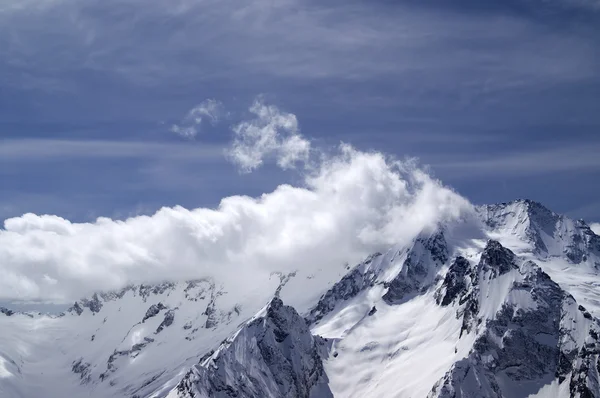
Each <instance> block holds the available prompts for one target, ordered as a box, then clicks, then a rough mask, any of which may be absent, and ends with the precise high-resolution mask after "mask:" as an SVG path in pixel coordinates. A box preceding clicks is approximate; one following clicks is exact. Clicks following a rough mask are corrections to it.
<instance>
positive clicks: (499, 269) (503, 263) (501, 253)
mask: <svg viewBox="0 0 600 398" xmlns="http://www.w3.org/2000/svg"><path fill="white" fill-rule="evenodd" d="M515 260H516V256H515V254H514V253H513V252H512V251H510V250H509V249H507V248H505V247H504V246H502V245H501V244H500V242H498V241H496V240H489V241H488V243H487V245H486V246H485V249H484V250H483V252H482V253H481V260H480V262H479V268H480V269H481V270H482V271H484V272H485V271H492V272H493V273H494V277H495V276H500V275H503V274H505V273H507V272H510V271H511V270H513V269H517V268H518V266H517V264H516V262H515Z"/></svg>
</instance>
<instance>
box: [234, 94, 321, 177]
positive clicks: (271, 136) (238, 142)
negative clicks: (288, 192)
mask: <svg viewBox="0 0 600 398" xmlns="http://www.w3.org/2000/svg"><path fill="white" fill-rule="evenodd" d="M249 110H250V112H251V113H252V114H254V115H255V116H256V118H255V119H253V120H249V121H243V122H241V123H239V124H237V125H235V126H234V127H233V131H234V134H235V137H234V141H233V144H232V146H231V148H230V149H229V150H228V153H227V154H228V157H229V158H230V159H231V160H232V161H233V163H235V164H236V165H237V166H238V167H239V168H240V170H241V171H242V172H246V173H248V172H251V171H253V170H255V169H257V168H258V167H260V166H261V165H262V164H263V161H264V160H265V159H266V158H273V159H275V161H276V163H277V165H278V166H279V167H281V168H283V169H290V168H294V167H295V165H296V164H297V163H303V162H307V161H308V159H309V155H310V150H311V144H310V141H308V140H307V139H306V138H304V137H303V136H302V135H301V134H300V132H299V128H298V120H297V119H296V115H294V114H292V113H287V112H282V111H280V110H279V108H277V107H276V106H274V105H267V104H265V103H264V101H263V100H262V99H261V98H257V99H256V100H255V101H254V103H253V104H252V106H251V107H250V109H249Z"/></svg>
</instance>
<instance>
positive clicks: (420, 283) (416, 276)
mask: <svg viewBox="0 0 600 398" xmlns="http://www.w3.org/2000/svg"><path fill="white" fill-rule="evenodd" d="M448 256H449V250H448V245H447V243H446V239H445V237H444V233H443V231H441V230H438V231H436V232H434V233H433V234H431V235H429V236H420V237H419V238H417V239H416V241H415V243H414V245H413V247H412V248H411V249H410V250H409V251H408V254H407V256H406V259H405V260H404V263H403V264H402V268H401V269H400V272H398V274H397V275H396V276H395V277H394V279H392V281H391V282H389V283H386V286H387V288H388V291H387V292H386V293H385V294H384V295H383V299H384V300H385V301H386V302H387V303H388V304H397V303H399V302H401V301H402V300H403V299H404V298H405V297H407V296H408V295H410V294H416V293H418V292H419V291H421V290H422V289H424V288H427V287H428V286H430V285H431V284H432V283H433V281H434V279H435V276H436V274H437V272H438V270H439V268H440V267H441V266H442V265H444V264H445V263H446V262H447V261H448Z"/></svg>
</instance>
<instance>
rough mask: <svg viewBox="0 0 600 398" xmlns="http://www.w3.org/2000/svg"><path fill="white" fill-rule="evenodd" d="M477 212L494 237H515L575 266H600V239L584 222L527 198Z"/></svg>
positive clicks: (537, 251) (540, 253) (538, 251)
mask: <svg viewBox="0 0 600 398" xmlns="http://www.w3.org/2000/svg"><path fill="white" fill-rule="evenodd" d="M477 212H478V214H479V216H480V218H481V219H482V221H483V222H484V224H485V225H487V226H488V227H489V229H490V232H491V235H492V236H493V237H495V236H502V237H504V238H507V237H514V238H516V239H518V240H520V241H521V242H523V243H525V244H527V245H529V246H531V248H532V250H533V251H534V253H535V254H536V255H539V256H542V257H563V256H564V257H566V258H567V259H568V260H569V261H570V262H571V263H573V264H581V263H587V264H588V265H589V266H591V267H596V266H599V267H600V260H599V259H600V237H598V236H597V235H596V234H595V233H594V232H593V231H592V230H591V229H590V228H589V226H588V225H587V224H586V223H585V222H584V221H582V220H578V221H574V220H571V219H569V218H568V217H565V216H563V215H559V214H556V213H554V212H553V211H551V210H549V209H547V208H546V207H544V206H543V205H541V204H540V203H538V202H535V201H532V200H526V199H525V200H516V201H513V202H509V203H501V204H497V205H485V206H480V207H478V208H477ZM590 254H591V255H592V256H591V257H590Z"/></svg>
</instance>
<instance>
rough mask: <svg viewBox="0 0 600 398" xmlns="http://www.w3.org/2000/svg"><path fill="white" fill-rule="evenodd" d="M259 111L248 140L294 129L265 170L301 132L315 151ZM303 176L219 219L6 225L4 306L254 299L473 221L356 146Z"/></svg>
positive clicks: (162, 215)
mask: <svg viewBox="0 0 600 398" xmlns="http://www.w3.org/2000/svg"><path fill="white" fill-rule="evenodd" d="M262 107H266V108H264V109H263V108H262ZM251 110H253V113H254V114H255V118H252V119H250V120H248V121H242V122H241V123H240V124H238V127H237V130H240V129H244V128H250V127H251V126H258V127H257V128H258V130H256V131H255V133H256V134H258V135H260V134H264V135H265V136H267V137H268V138H269V140H272V139H273V137H272V131H270V130H269V129H268V128H265V126H270V125H271V126H275V127H277V128H279V126H284V127H285V128H287V129H288V130H286V132H285V134H288V136H286V137H287V138H286V139H281V137H275V139H274V141H269V142H270V144H269V145H270V147H269V148H270V150H269V151H266V152H265V151H263V148H262V147H260V146H259V147H258V152H259V156H258V157H257V158H255V159H258V158H259V157H260V156H263V155H264V156H266V157H265V158H264V159H265V161H266V160H269V159H272V160H274V161H275V162H276V163H278V164H279V166H280V167H287V163H286V162H287V160H282V159H284V158H286V157H287V158H286V159H288V158H290V157H289V156H290V153H292V154H294V155H292V157H291V158H294V159H296V157H294V156H297V153H298V152H297V148H296V147H295V144H294V145H290V144H289V143H288V141H287V139H289V137H290V136H289V134H290V132H292V133H293V135H292V137H295V138H294V140H304V139H305V138H303V136H301V135H300V134H299V133H298V131H297V121H296V118H295V115H293V114H291V113H285V112H282V111H280V110H279V109H277V108H275V107H272V106H269V105H266V104H264V103H260V102H258V103H255V104H254V105H253V107H251ZM239 126H242V127H239ZM243 126H246V127H243ZM292 127H293V128H292ZM252 128H254V127H252ZM254 138H257V137H254V136H253V140H251V141H250V142H249V147H248V150H251V149H252V148H255V147H256V146H255V145H254ZM235 139H236V140H239V137H238V136H237V135H236V138H235ZM258 139H259V140H260V137H259V138H258ZM232 145H234V146H235V141H234V143H233V144H232ZM234 146H232V147H234ZM275 146H280V147H281V148H275ZM291 147H293V148H294V149H290V148H291ZM301 147H304V146H302V145H301ZM287 151H291V152H290V153H288V152H287ZM301 152H302V151H301ZM302 153H303V152H302ZM273 154H275V156H274V157H273V156H272V155H273ZM302 156H304V155H302ZM256 162H257V161H256V160H255V161H254V162H253V163H251V164H252V165H255V164H256ZM259 164H260V163H259ZM301 176H302V177H303V178H302V184H300V186H291V185H280V186H279V187H277V188H276V189H275V190H273V191H271V192H265V193H264V194H262V195H260V196H258V197H248V196H230V197H226V198H223V199H222V200H221V202H220V204H219V206H218V207H217V208H214V209H211V208H196V209H185V208H183V207H180V206H176V207H165V208H162V209H161V210H159V211H158V212H156V213H155V214H153V215H151V216H137V217H131V218H129V219H126V220H123V221H120V220H112V219H109V218H98V219H97V220H96V221H94V222H90V223H74V222H71V221H69V220H67V219H64V218H62V217H59V216H54V215H42V216H40V215H35V214H25V215H23V216H21V217H15V218H10V219H7V220H6V221H5V222H4V229H0V272H1V273H2V275H3V278H2V279H0V299H7V300H15V299H16V300H42V301H51V302H65V301H69V300H73V299H76V298H78V297H80V296H82V295H87V294H90V293H91V292H93V291H97V290H106V289H117V288H120V287H123V286H125V285H127V284H129V283H136V282H138V283H139V282H153V281H162V280H182V279H192V278H203V277H210V278H214V279H215V280H216V281H217V282H219V283H220V284H223V285H224V286H236V287H237V288H238V289H241V290H243V289H250V288H251V287H252V286H259V285H260V284H261V283H265V281H266V280H268V278H269V277H270V275H271V274H272V273H273V272H291V271H294V270H298V269H302V270H303V271H306V272H309V273H310V272H316V271H318V270H328V269H332V268H331V267H332V265H335V264H344V263H346V262H356V261H358V260H359V259H361V258H362V257H364V256H365V255H367V254H370V253H372V252H374V251H378V250H383V249H385V248H386V247H389V246H390V245H393V244H397V243H403V242H408V240H410V239H413V238H414V237H415V236H416V235H417V234H418V233H419V232H421V231H422V230H424V229H428V228H434V227H435V226H436V225H438V223H439V222H444V221H448V222H451V221H452V220H458V219H463V218H464V217H468V216H469V215H472V206H471V205H470V204H469V202H468V201H467V200H466V199H464V198H463V197H461V196H460V195H458V194H456V193H455V192H453V191H452V190H450V189H448V188H446V187H444V186H443V185H441V184H440V183H439V182H438V181H436V180H434V179H432V178H431V177H430V176H429V175H428V174H427V173H425V172H423V171H422V170H421V169H419V168H417V167H416V166H415V165H414V163H412V162H400V161H397V160H395V159H393V158H390V157H389V156H387V155H385V154H382V153H378V152H368V153H367V152H362V151H359V150H357V149H355V148H353V147H352V146H350V145H347V144H342V145H340V147H339V148H338V150H337V151H336V152H335V153H333V154H331V155H329V156H325V155H323V154H322V153H321V154H320V157H319V160H318V161H315V162H314V164H313V165H312V166H311V168H310V170H307V171H305V172H302V173H301ZM398 225H402V226H403V227H402V228H398V227H397V226H398ZM332 247H335V248H336V249H335V250H331V248H332Z"/></svg>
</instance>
